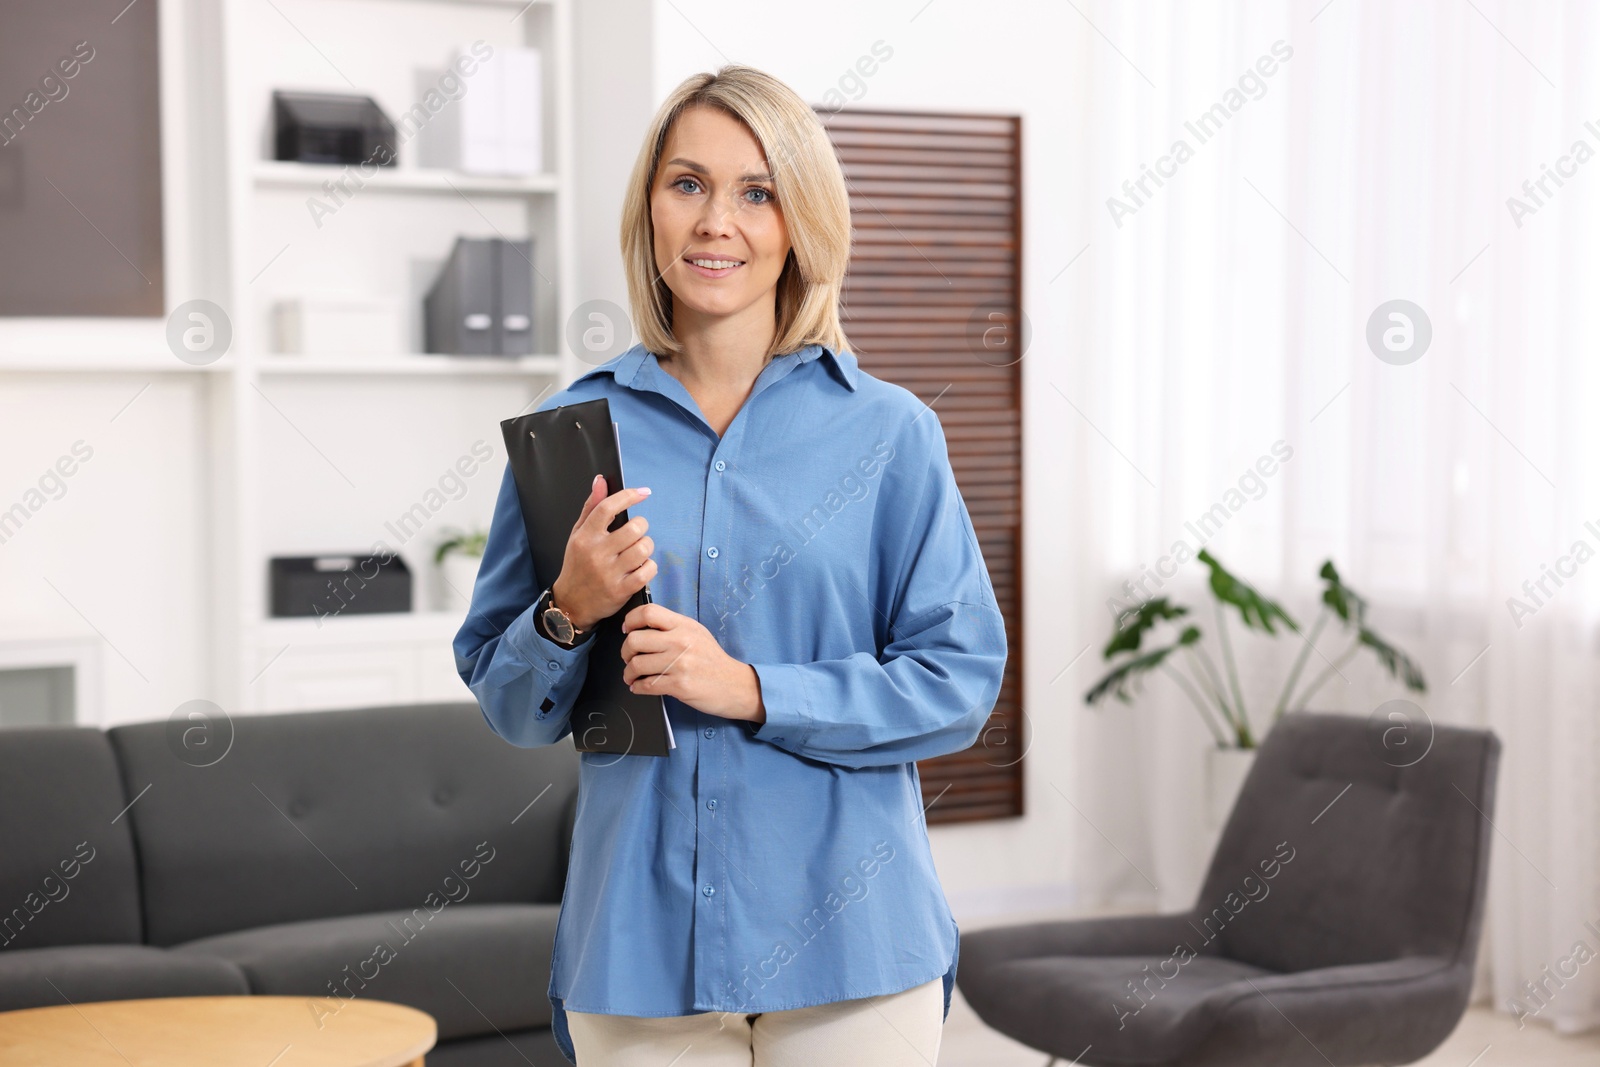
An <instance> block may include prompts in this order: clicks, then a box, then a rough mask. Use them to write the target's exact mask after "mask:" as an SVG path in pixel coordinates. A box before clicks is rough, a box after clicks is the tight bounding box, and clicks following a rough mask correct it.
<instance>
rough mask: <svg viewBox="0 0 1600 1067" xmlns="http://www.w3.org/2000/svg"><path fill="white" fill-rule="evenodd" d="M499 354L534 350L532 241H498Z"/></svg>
mask: <svg viewBox="0 0 1600 1067" xmlns="http://www.w3.org/2000/svg"><path fill="white" fill-rule="evenodd" d="M498 251H499V253H500V278H499V295H500V306H499V308H498V309H497V314H498V322H499V327H500V329H499V338H498V341H499V345H500V354H501V355H504V356H527V355H532V353H533V241H532V240H521V241H500V242H499V246H498Z"/></svg>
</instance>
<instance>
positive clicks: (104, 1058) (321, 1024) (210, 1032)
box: [0, 997, 439, 1067]
mask: <svg viewBox="0 0 1600 1067" xmlns="http://www.w3.org/2000/svg"><path fill="white" fill-rule="evenodd" d="M438 1036H439V1031H438V1027H437V1026H436V1025H435V1024H434V1021H433V1016H431V1015H428V1014H426V1013H425V1012H420V1011H418V1010H416V1009H415V1008H407V1007H404V1006H403V1005H400V1004H390V1003H387V1002H385V1001H381V1000H362V999H360V998H359V997H358V998H357V999H355V1000H349V1001H343V1002H332V1006H331V1007H330V1001H329V1000H328V999H327V998H324V997H164V998H160V999H156V1000H108V1001H100V1002H96V1003H89V1004H76V1005H73V1004H65V1005H61V1006H59V1007H49V1008H28V1009H26V1010H24V1011H8V1012H0V1064H5V1067H156V1065H160V1067H422V1057H423V1055H424V1053H426V1052H427V1051H428V1050H429V1049H431V1048H433V1043H434V1041H435V1040H437V1038H438Z"/></svg>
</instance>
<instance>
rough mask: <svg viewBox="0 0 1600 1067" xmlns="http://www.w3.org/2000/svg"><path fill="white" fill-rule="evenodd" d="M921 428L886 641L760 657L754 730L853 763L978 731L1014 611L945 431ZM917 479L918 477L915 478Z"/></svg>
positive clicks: (895, 550)
mask: <svg viewBox="0 0 1600 1067" xmlns="http://www.w3.org/2000/svg"><path fill="white" fill-rule="evenodd" d="M926 417H928V418H929V420H930V423H931V424H932V427H933V430H932V432H931V433H927V434H925V436H924V446H923V447H924V450H925V452H926V454H927V456H928V460H927V467H926V472H925V474H924V475H923V477H922V479H921V485H920V490H919V491H920V496H918V498H917V499H916V501H915V503H914V504H913V505H912V506H911V507H909V508H906V509H904V510H903V511H902V510H900V509H899V508H898V507H897V506H893V505H891V507H890V509H889V513H890V514H891V515H892V516H893V519H892V522H893V523H894V526H895V528H896V529H899V530H901V531H902V532H901V533H900V534H899V535H898V536H896V537H893V538H892V540H893V542H894V545H893V547H887V546H878V547H879V548H880V549H882V550H884V551H885V552H886V557H885V562H886V565H888V566H890V567H893V568H894V570H893V571H892V573H895V574H897V575H898V576H899V577H898V580H897V582H896V583H895V584H894V589H895V594H894V596H893V597H892V599H891V600H890V602H889V603H886V604H877V605H874V607H875V608H876V609H877V610H878V611H879V612H881V613H882V616H883V617H884V618H887V619H889V620H891V621H890V625H889V641H888V643H887V644H885V645H884V647H883V648H882V650H881V652H879V653H878V654H876V655H874V654H872V653H870V652H865V651H861V652H856V653H854V654H852V655H850V656H847V657H844V658H842V659H830V660H821V661H816V662H812V663H754V664H752V665H751V666H753V667H754V668H755V671H756V675H757V678H758V679H759V682H760V686H761V700H762V704H763V706H764V707H765V709H766V721H765V722H764V723H762V724H761V725H760V727H759V728H758V729H756V730H754V731H753V733H752V736H754V737H756V738H759V739H761V740H764V741H768V742H770V743H772V744H774V745H776V746H778V747H780V748H783V749H786V750H788V751H790V752H793V753H795V754H796V755H800V756H806V757H809V758H811V759H816V760H823V761H826V762H829V763H835V764H839V765H842V766H847V767H868V766H882V765H889V764H898V763H909V762H914V761H916V760H922V759H928V758H931V757H933V756H940V755H945V754H947V753H950V752H959V751H961V750H962V749H965V748H968V747H969V746H971V745H972V743H973V742H974V741H975V740H977V737H978V735H979V733H980V732H981V731H982V729H983V725H984V723H985V722H986V721H987V720H988V718H989V714H990V712H991V711H993V709H994V704H995V700H996V699H997V698H998V697H999V695H1000V686H1001V682H1002V680H1003V676H1004V673H1005V665H1006V655H1007V647H1006V632H1005V621H1004V618H1003V616H1002V615H1001V613H1000V609H999V605H998V603H997V602H996V600H995V595H994V587H993V585H992V584H991V581H990V578H989V571H988V567H987V565H986V564H985V563H984V559H983V554H982V552H981V551H980V550H979V547H978V538H977V534H976V532H975V531H974V530H973V526H972V518H971V516H970V515H969V514H968V512H967V507H966V503H965V502H964V501H963V500H962V498H961V493H960V490H959V489H958V488H957V487H956V481H955V474H954V472H953V471H952V470H951V468H950V458H949V454H948V449H947V446H946V444H945V439H944V434H943V432H942V430H941V429H940V428H939V427H938V422H937V420H936V419H934V418H933V416H931V415H927V416H926ZM913 484H915V483H913Z"/></svg>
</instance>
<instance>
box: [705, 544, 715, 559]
mask: <svg viewBox="0 0 1600 1067" xmlns="http://www.w3.org/2000/svg"><path fill="white" fill-rule="evenodd" d="M706 555H708V556H710V557H711V558H712V559H716V558H717V546H716V545H712V546H711V547H710V548H708V549H706Z"/></svg>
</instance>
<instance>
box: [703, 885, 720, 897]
mask: <svg viewBox="0 0 1600 1067" xmlns="http://www.w3.org/2000/svg"><path fill="white" fill-rule="evenodd" d="M716 891H717V887H716V886H714V885H708V886H706V887H705V888H704V889H702V890H700V892H702V893H704V894H705V895H706V896H708V897H709V896H710V895H711V894H713V893H715V892H716Z"/></svg>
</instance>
